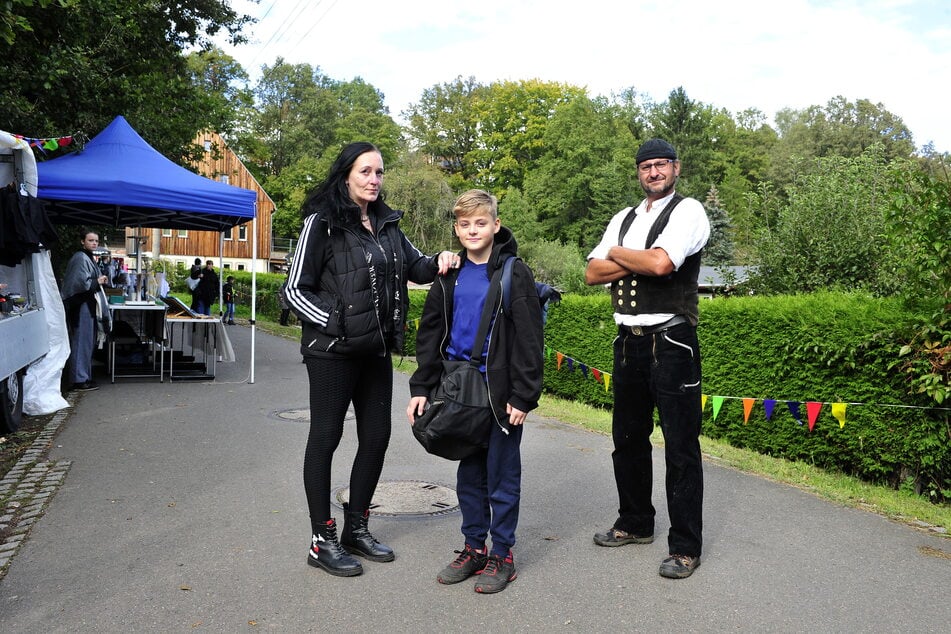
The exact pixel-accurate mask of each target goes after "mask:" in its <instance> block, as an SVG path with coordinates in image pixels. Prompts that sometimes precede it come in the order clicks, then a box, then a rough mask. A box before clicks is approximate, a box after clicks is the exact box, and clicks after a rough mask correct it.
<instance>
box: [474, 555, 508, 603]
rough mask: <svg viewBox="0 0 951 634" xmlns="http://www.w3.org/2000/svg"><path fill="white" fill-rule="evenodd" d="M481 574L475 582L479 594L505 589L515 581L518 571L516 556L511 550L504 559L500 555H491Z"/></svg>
mask: <svg viewBox="0 0 951 634" xmlns="http://www.w3.org/2000/svg"><path fill="white" fill-rule="evenodd" d="M478 574H479V580H478V581H477V582H476V584H475V591H476V592H478V593H479V594H494V593H496V592H502V590H505V586H507V585H508V584H509V582H511V581H515V577H517V576H518V572H516V571H515V557H514V556H513V555H512V551H511V550H510V551H509V553H508V555H506V556H505V558H504V559H503V558H502V557H499V556H498V555H489V559H488V561H487V562H486V564H485V568H483V569H482V571H481V572H479V573H478Z"/></svg>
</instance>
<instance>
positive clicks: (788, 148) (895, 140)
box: [769, 96, 915, 187]
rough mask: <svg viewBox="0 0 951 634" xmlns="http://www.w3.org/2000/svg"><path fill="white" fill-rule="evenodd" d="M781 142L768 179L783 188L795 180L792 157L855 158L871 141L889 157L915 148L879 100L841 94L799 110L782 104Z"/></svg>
mask: <svg viewBox="0 0 951 634" xmlns="http://www.w3.org/2000/svg"><path fill="white" fill-rule="evenodd" d="M775 120H776V128H777V131H778V132H779V142H778V143H776V144H775V145H774V146H773V147H772V152H771V153H772V159H771V161H770V163H771V166H772V170H771V171H770V174H769V179H770V180H772V181H773V182H774V183H775V184H776V185H777V186H779V187H783V186H785V185H786V184H787V183H790V182H792V181H793V179H794V177H795V173H794V172H792V171H791V170H790V169H789V168H790V167H791V166H792V165H793V163H792V162H790V160H789V159H790V158H793V157H797V158H802V159H806V160H811V159H814V158H819V157H827V156H843V157H846V158H854V157H858V156H861V155H862V154H864V153H865V152H866V150H868V149H869V148H870V147H872V146H873V145H875V144H879V143H880V144H883V145H884V155H885V157H886V158H887V159H889V160H891V159H902V158H908V157H910V156H911V154H912V152H914V150H915V144H914V142H913V141H912V135H911V132H910V131H909V130H908V127H907V126H906V125H905V124H904V122H903V121H902V120H901V117H898V116H896V115H894V114H892V113H890V112H889V111H887V110H885V107H884V106H883V105H882V104H880V103H879V104H873V103H871V102H870V101H868V100H866V99H858V100H856V101H855V102H854V103H852V102H849V101H847V100H846V99H845V97H842V96H838V97H835V98H833V99H830V100H829V102H828V103H827V104H826V105H825V106H824V107H823V106H809V107H808V108H804V109H802V110H793V109H789V108H784V109H782V110H780V111H779V112H778V113H776V117H775Z"/></svg>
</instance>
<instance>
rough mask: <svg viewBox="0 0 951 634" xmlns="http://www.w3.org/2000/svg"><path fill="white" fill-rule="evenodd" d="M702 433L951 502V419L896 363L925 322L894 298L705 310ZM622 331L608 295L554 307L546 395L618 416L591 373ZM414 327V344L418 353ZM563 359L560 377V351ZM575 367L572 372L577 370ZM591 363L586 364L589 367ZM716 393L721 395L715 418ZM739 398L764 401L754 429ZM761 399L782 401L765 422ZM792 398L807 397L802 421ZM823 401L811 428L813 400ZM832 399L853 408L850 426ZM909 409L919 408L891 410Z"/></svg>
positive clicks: (818, 297)
mask: <svg viewBox="0 0 951 634" xmlns="http://www.w3.org/2000/svg"><path fill="white" fill-rule="evenodd" d="M410 296H411V299H412V308H411V311H410V319H411V320H412V319H415V318H418V317H419V314H420V311H421V309H422V303H423V299H424V298H425V291H411V293H410ZM700 309H701V310H700V327H699V329H698V335H699V337H700V345H701V353H702V356H703V374H704V376H703V381H704V382H703V391H704V393H705V394H707V395H708V396H709V398H708V400H707V404H706V407H705V410H704V434H705V435H707V436H709V437H712V438H720V439H723V440H726V441H727V442H729V443H730V444H731V445H734V446H737V447H746V448H749V449H752V450H755V451H758V452H761V453H764V454H768V455H772V456H777V457H783V458H787V459H790V460H801V461H805V462H809V463H811V464H815V465H817V466H819V467H822V468H826V469H830V470H837V471H841V472H843V473H847V474H851V475H855V476H857V477H860V478H862V479H865V480H867V481H871V482H877V483H887V484H889V485H891V486H893V487H907V488H911V489H914V490H915V491H918V492H923V493H925V494H927V495H929V497H930V498H931V499H932V500H934V501H943V500H946V499H949V498H951V442H949V427H948V425H949V423H948V414H947V412H946V411H941V410H936V409H927V408H928V407H929V406H933V405H934V403H933V402H929V401H928V400H926V399H925V398H924V397H920V396H918V395H913V394H910V393H909V389H908V379H907V377H906V375H904V374H903V373H900V372H897V371H895V370H893V369H889V368H890V367H892V365H893V364H894V362H895V361H896V360H897V359H898V351H899V348H900V347H901V346H902V344H903V342H905V341H907V334H906V332H907V329H908V326H909V324H911V323H914V322H915V321H916V320H918V319H920V316H917V315H911V314H908V313H907V312H905V311H904V310H903V309H902V307H901V305H900V303H899V302H898V301H897V300H891V299H881V298H873V297H870V296H865V295H856V294H843V293H818V294H813V295H803V296H779V297H776V296H771V297H737V298H722V299H714V300H705V301H702V302H701V305H700ZM615 334H616V328H615V326H614V322H613V319H612V318H611V312H610V304H609V298H608V296H607V295H606V294H604V295H598V296H586V297H581V296H567V297H565V299H564V300H563V301H562V302H561V304H559V305H557V306H553V307H551V309H550V311H549V316H548V325H547V327H546V329H545V341H546V349H547V354H548V359H547V361H546V366H545V390H546V392H549V393H551V394H555V395H557V396H560V397H563V398H569V399H574V400H578V401H582V402H585V403H588V404H591V405H594V406H597V407H606V408H610V407H611V403H612V394H611V392H610V390H607V391H606V390H605V388H604V384H603V377H602V381H600V382H599V381H596V380H595V378H594V375H595V373H594V370H598V371H599V372H608V373H611V372H612V366H613V359H612V348H611V342H612V340H613V338H614V336H615ZM414 335H415V331H414V329H413V328H412V327H411V328H410V332H409V336H408V337H407V340H408V346H407V353H408V354H413V352H414V350H415V347H414V344H415V338H414ZM559 352H560V353H562V355H564V356H563V359H562V364H561V369H560V370H559V369H558V364H557V357H558V354H557V353H559ZM569 359H570V360H571V362H572V363H571V366H572V367H571V368H570V369H569ZM582 365H583V366H584V368H582ZM714 396H720V397H728V398H724V399H723V402H722V407H721V409H720V410H719V412H718V415H717V418H716V420H714V419H713V415H712V409H713V407H712V401H713V398H712V397H714ZM742 398H754V399H756V403H755V406H754V409H753V411H752V413H751V415H750V417H749V421H748V423H744V421H743V401H742V400H741V399H742ZM763 399H774V400H776V401H777V403H776V407H775V409H774V411H773V414H772V417H771V419H770V420H766V416H765V411H764V408H763ZM787 401H799V402H800V403H801V405H800V414H801V415H800V420H801V421H802V424H799V422H797V421H796V420H795V419H794V418H793V416H792V414H791V413H790V411H789V408H788V406H787ZM807 401H818V402H822V403H823V405H822V409H821V411H820V414H819V418H818V419H817V421H816V423H815V427H814V429H813V430H812V431H810V430H809V427H808V418H807V413H806V402H807ZM833 402H845V403H861V404H853V405H848V406H847V409H846V421H845V426H844V427H841V428H840V426H839V422H838V420H836V419H835V418H834V417H833V416H832V412H831V405H830V403H833ZM894 406H911V407H894Z"/></svg>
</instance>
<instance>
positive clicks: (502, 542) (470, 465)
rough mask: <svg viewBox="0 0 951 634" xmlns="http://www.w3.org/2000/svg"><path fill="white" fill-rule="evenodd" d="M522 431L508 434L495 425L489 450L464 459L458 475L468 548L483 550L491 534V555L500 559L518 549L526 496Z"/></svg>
mask: <svg viewBox="0 0 951 634" xmlns="http://www.w3.org/2000/svg"><path fill="white" fill-rule="evenodd" d="M522 427H523V426H522V425H518V426H513V427H512V428H511V432H510V433H509V434H506V433H505V432H504V431H502V429H501V428H500V427H499V426H498V425H493V427H492V433H491V435H490V436H489V447H488V449H486V450H485V451H480V452H478V453H475V454H473V455H471V456H469V457H468V458H463V459H462V460H461V461H460V462H459V470H458V472H457V474H456V495H457V496H458V497H459V508H460V510H461V511H462V534H463V535H464V536H465V538H466V544H468V545H469V546H470V547H472V548H477V549H482V548H484V547H485V542H486V538H487V537H488V535H489V534H491V535H492V551H491V554H493V555H498V556H500V557H505V556H506V555H508V553H509V550H510V549H511V548H512V547H513V546H515V527H516V526H517V525H518V507H519V500H520V499H521V494H522V455H521V452H520V450H519V445H521V443H522Z"/></svg>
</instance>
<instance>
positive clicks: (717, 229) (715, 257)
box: [703, 186, 733, 266]
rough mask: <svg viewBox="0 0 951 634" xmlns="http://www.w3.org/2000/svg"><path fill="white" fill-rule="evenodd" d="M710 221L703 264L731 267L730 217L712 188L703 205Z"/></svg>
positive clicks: (715, 189)
mask: <svg viewBox="0 0 951 634" xmlns="http://www.w3.org/2000/svg"><path fill="white" fill-rule="evenodd" d="M703 206H704V209H706V211H707V218H708V219H709V220H710V239H709V240H708V241H707V245H706V246H705V247H704V248H703V263H704V264H707V265H709V266H729V265H731V264H733V238H732V237H731V235H730V229H731V227H730V217H729V216H728V215H727V212H726V210H724V209H723V204H722V203H721V202H720V195H719V192H717V188H716V187H715V186H714V187H711V188H710V191H709V192H707V199H706V200H705V201H704V203H703Z"/></svg>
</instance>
